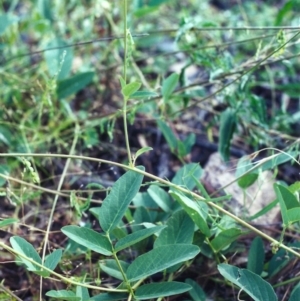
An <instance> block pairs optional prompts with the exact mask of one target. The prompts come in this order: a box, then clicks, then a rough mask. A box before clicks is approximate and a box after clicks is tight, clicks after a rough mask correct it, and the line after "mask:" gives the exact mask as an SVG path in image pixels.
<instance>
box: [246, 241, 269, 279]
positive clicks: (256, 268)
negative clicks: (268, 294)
mask: <svg viewBox="0 0 300 301" xmlns="http://www.w3.org/2000/svg"><path fill="white" fill-rule="evenodd" d="M264 261H265V250H264V244H263V241H262V239H261V237H259V236H257V237H255V238H254V240H253V241H252V243H251V246H250V250H249V254H248V262H247V270H249V271H251V272H253V273H255V274H257V275H261V273H262V271H263V268H264Z"/></svg>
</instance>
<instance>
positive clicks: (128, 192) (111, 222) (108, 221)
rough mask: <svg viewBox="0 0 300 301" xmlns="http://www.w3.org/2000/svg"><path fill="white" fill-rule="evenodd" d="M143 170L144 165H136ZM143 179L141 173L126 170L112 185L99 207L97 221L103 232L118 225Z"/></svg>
mask: <svg viewBox="0 0 300 301" xmlns="http://www.w3.org/2000/svg"><path fill="white" fill-rule="evenodd" d="M137 168H138V169H140V170H144V167H142V166H140V167H137ZM142 181H143V175H141V174H139V173H137V172H135V171H127V172H126V173H125V174H124V175H123V176H121V177H120V178H119V179H118V180H117V181H116V182H115V184H114V185H113V187H112V189H111V191H110V193H109V195H108V196H107V197H106V198H105V200H104V201H103V203H102V206H101V208H100V213H99V223H100V225H101V228H102V229H103V231H105V232H110V231H112V230H113V229H114V228H115V227H117V226H118V224H119V222H120V221H121V219H122V217H123V216H124V214H125V211H126V209H127V208H128V206H129V204H130V202H131V201H132V199H133V197H134V196H135V195H136V194H137V192H138V191H139V189H140V186H141V184H142Z"/></svg>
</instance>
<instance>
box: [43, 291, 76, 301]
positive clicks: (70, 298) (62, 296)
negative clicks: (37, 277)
mask: <svg viewBox="0 0 300 301" xmlns="http://www.w3.org/2000/svg"><path fill="white" fill-rule="evenodd" d="M46 296H48V297H52V298H54V299H59V300H67V301H81V298H80V297H76V295H75V293H74V292H72V291H67V290H60V291H53V290H52V291H49V292H47V293H46Z"/></svg>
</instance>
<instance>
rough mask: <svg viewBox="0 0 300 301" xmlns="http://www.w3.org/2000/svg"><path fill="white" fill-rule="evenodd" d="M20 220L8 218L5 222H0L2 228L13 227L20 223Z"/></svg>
mask: <svg viewBox="0 0 300 301" xmlns="http://www.w3.org/2000/svg"><path fill="white" fill-rule="evenodd" d="M18 221H19V220H18V219H17V218H7V219H4V220H3V221H0V228H3V227H6V226H9V225H12V224H14V223H16V222H18Z"/></svg>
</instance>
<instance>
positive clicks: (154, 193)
mask: <svg viewBox="0 0 300 301" xmlns="http://www.w3.org/2000/svg"><path fill="white" fill-rule="evenodd" d="M147 192H148V194H149V195H150V196H151V198H152V199H153V201H154V202H155V203H156V204H157V205H158V206H159V207H160V208H161V209H162V210H164V211H165V212H171V211H172V209H171V208H172V203H171V200H170V196H169V195H168V193H167V192H166V191H165V190H163V189H162V188H161V187H159V186H157V185H150V187H149V188H148V190H147Z"/></svg>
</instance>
